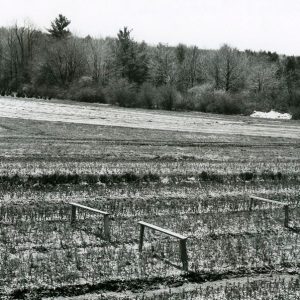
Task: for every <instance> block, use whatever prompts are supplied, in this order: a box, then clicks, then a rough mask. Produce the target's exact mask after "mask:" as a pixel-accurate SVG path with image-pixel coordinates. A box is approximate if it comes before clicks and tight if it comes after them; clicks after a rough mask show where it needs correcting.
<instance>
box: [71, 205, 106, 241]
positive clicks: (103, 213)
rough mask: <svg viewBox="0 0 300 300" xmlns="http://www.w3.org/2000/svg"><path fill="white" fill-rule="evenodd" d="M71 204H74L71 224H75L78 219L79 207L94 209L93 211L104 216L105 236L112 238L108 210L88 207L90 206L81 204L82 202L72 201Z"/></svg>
mask: <svg viewBox="0 0 300 300" xmlns="http://www.w3.org/2000/svg"><path fill="white" fill-rule="evenodd" d="M70 205H71V206H72V211H71V224H74V223H75V221H76V210H77V208H82V209H86V210H89V211H92V212H95V213H99V214H101V215H103V216H104V236H105V238H106V239H108V240H109V239H110V228H109V227H110V226H109V225H110V224H109V223H110V222H109V215H110V214H109V213H108V212H106V211H102V210H99V209H95V208H91V207H88V206H84V205H81V204H78V203H74V202H71V203H70Z"/></svg>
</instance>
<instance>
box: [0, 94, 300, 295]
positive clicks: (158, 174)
mask: <svg viewBox="0 0 300 300" xmlns="http://www.w3.org/2000/svg"><path fill="white" fill-rule="evenodd" d="M0 108H1V109H0V117H1V118H0V136H1V139H0V149H1V151H0V159H1V160H0V182H1V191H0V193H1V197H0V224H1V226H0V274H2V276H1V277H0V298H1V297H2V298H3V299H6V298H7V299H42V297H43V298H48V299H298V298H299V297H300V295H299V286H300V282H299V271H300V269H299V266H300V240H299V232H300V230H299V228H300V223H299V216H300V208H299V199H300V198H299V196H300V194H299V181H300V143H299V141H300V123H299V122H296V121H272V120H255V119H251V118H248V117H241V116H236V117H222V116H217V117H216V116H214V115H205V114H197V113H176V112H171V113H166V112H163V111H161V112H149V111H145V110H129V109H120V108H113V107H107V106H99V105H92V104H91V105H87V106H83V105H82V104H80V105H77V104H76V103H72V104H70V103H69V104H62V103H57V102H45V101H44V102H42V101H31V100H30V101H25V100H14V99H0ZM169 124H171V126H170V127H168V125H169ZM249 194H255V195H258V196H263V197H266V198H270V199H274V200H279V201H282V202H285V203H288V204H290V207H291V213H290V219H291V221H290V228H284V227H283V219H284V214H283V210H282V209H281V208H280V207H276V206H271V205H269V204H262V203H258V204H257V205H255V207H254V211H253V212H252V213H250V212H249V210H248V205H249ZM69 202H78V203H80V204H84V205H88V206H91V207H95V208H98V209H101V210H106V211H109V212H110V213H111V214H112V220H111V225H112V233H111V241H110V242H108V241H106V240H105V239H104V238H103V226H102V224H103V223H102V218H101V217H99V216H96V215H95V214H91V213H85V212H81V213H80V214H79V219H80V220H79V221H78V222H77V223H76V225H75V226H71V225H70V206H69V204H68V203H69ZM140 220H144V221H146V222H150V223H154V224H156V225H158V226H162V227H165V228H169V229H171V230H173V231H175V232H178V233H181V234H184V235H186V236H188V237H189V238H188V243H187V248H188V256H189V270H190V272H188V273H186V272H183V271H182V270H181V263H180V259H179V255H178V243H177V241H176V240H173V239H172V238H169V237H166V236H163V235H161V234H158V233H153V232H152V231H150V230H148V231H147V232H146V240H145V248H144V251H143V253H142V254H140V253H139V252H138V237H139V228H138V225H137V222H138V221H140Z"/></svg>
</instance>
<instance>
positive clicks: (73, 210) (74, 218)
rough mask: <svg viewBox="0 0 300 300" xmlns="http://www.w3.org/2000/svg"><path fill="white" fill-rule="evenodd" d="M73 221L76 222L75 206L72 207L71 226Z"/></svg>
mask: <svg viewBox="0 0 300 300" xmlns="http://www.w3.org/2000/svg"><path fill="white" fill-rule="evenodd" d="M75 221H76V206H74V205H72V212H71V224H74V223H75Z"/></svg>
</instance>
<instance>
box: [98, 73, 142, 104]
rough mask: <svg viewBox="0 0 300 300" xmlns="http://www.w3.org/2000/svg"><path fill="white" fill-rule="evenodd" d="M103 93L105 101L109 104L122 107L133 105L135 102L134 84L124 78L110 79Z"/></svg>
mask: <svg viewBox="0 0 300 300" xmlns="http://www.w3.org/2000/svg"><path fill="white" fill-rule="evenodd" d="M104 93H105V96H106V99H107V101H108V102H109V103H111V104H117V105H120V106H124V107H135V106H136V104H137V101H136V100H137V93H136V86H135V85H134V84H131V83H129V82H128V81H127V80H126V79H124V78H122V79H119V80H114V81H111V82H110V83H109V84H108V86H107V87H106V88H105V92H104Z"/></svg>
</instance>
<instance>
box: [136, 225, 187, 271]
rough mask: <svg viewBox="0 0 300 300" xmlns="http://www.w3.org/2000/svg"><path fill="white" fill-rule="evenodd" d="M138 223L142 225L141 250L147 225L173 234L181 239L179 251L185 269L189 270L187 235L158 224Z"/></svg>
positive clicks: (140, 249)
mask: <svg viewBox="0 0 300 300" xmlns="http://www.w3.org/2000/svg"><path fill="white" fill-rule="evenodd" d="M138 224H139V225H140V226H141V227H140V243H139V251H140V252H142V249H143V242H144V232H145V227H148V228H151V229H154V230H157V231H159V232H162V233H165V234H167V235H170V236H173V237H175V238H177V239H179V251H180V258H181V262H182V266H183V270H185V271H188V256H187V250H186V240H187V237H186V236H183V235H181V234H178V233H175V232H172V231H170V230H167V229H164V228H161V227H158V226H156V225H153V224H150V223H146V222H143V221H140V222H138Z"/></svg>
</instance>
